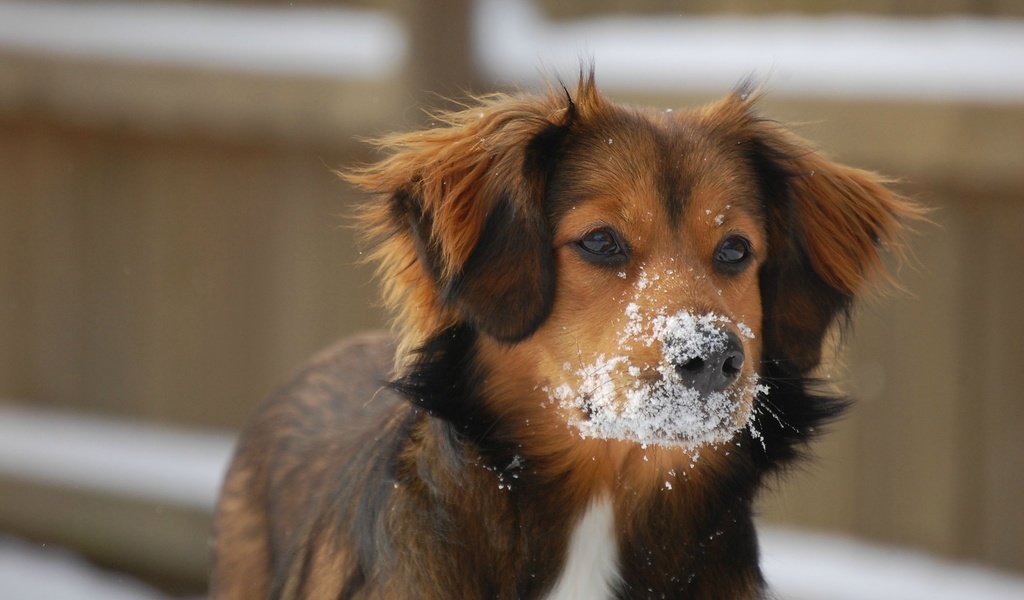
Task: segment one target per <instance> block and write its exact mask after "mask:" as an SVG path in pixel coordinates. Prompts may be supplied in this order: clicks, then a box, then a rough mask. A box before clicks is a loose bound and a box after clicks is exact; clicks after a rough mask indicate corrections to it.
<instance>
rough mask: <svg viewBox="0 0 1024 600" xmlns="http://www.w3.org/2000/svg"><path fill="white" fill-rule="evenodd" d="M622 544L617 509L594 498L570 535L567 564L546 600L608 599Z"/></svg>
mask: <svg viewBox="0 0 1024 600" xmlns="http://www.w3.org/2000/svg"><path fill="white" fill-rule="evenodd" d="M618 560H619V547H618V542H617V541H616V537H615V510H614V509H613V508H612V503H611V502H610V501H609V500H608V499H607V498H603V499H600V500H596V501H594V503H593V504H591V505H590V507H589V508H587V511H586V512H585V513H583V517H582V518H580V520H579V522H578V523H576V527H575V529H573V532H572V538H570V539H569V552H568V556H567V557H566V561H565V568H564V569H563V571H562V574H561V575H560V576H559V578H558V581H557V582H555V587H554V588H552V590H551V592H550V593H548V595H547V598H546V600H605V599H607V598H611V596H612V590H614V588H615V584H616V582H617V581H618V578H619V574H618Z"/></svg>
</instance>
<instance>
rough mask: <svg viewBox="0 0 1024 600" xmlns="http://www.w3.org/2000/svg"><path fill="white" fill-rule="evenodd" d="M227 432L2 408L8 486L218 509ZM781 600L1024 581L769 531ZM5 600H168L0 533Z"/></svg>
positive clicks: (1009, 588) (935, 595)
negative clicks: (28, 484)
mask: <svg viewBox="0 0 1024 600" xmlns="http://www.w3.org/2000/svg"><path fill="white" fill-rule="evenodd" d="M231 446H232V439H231V436H230V435H229V434H228V433H227V432H218V431H193V430H179V429H172V428H167V427H156V426H153V425H147V424H140V423H134V422H128V421H115V420H109V419H98V418H95V417H82V416H78V415H71V414H68V413H59V412H49V411H40V410H33V409H26V408H22V407H18V406H15V405H11V404H3V403H0V478H4V479H20V480H27V481H34V482H36V483H45V484H48V485H52V486H56V487H64V488H79V489H83V488H84V489H88V490H91V491H94V492H101V493H106V494H112V495H115V496H118V497H127V498H132V497H135V498H143V499H159V500H161V501H163V502H166V503H169V504H178V505H181V506H184V507H189V508H202V509H210V508H211V507H212V506H213V503H214V498H215V497H216V493H217V487H218V485H219V482H220V478H221V475H222V473H223V471H224V468H225V466H226V464H227V461H228V457H229V455H230V452H231ZM761 534H762V535H761V537H762V553H763V557H764V568H765V572H766V575H767V578H768V580H769V582H770V583H771V584H772V587H773V588H774V589H775V591H776V594H777V595H778V598H779V600H812V599H815V600H820V599H829V600H889V599H891V600H917V599H921V600H924V599H928V600H945V599H949V600H953V599H954V598H955V599H958V600H959V599H964V598H970V599H972V600H1020V599H1021V598H1024V577H1020V576H1011V575H1009V574H1004V573H999V572H996V571H994V570H991V569H986V568H982V567H978V566H973V565H966V564H960V563H954V562H951V561H947V560H943V559H939V558H936V557H933V556H929V555H927V554H923V553H919V552H913V551H909V550H906V549H901V548H894V547H886V546H881V545H877V544H869V543H865V542H862V541H857V540H853V539H849V538H842V537H837V536H833V535H823V534H820V533H811V532H807V531H799V530H793V529H785V528H777V527H763V528H762V532H761ZM0 598H3V599H7V598H11V599H22V598H25V599H33V598H47V599H49V600H92V599H96V600H99V599H103V600H121V599H125V600H127V599H129V598H137V599H140V600H155V599H158V598H161V595H160V594H158V593H157V592H156V591H154V590H152V589H150V588H148V587H146V586H144V585H142V584H140V583H139V582H137V581H134V580H132V579H131V578H129V577H126V576H124V575H120V574H116V573H109V572H105V571H101V570H98V569H96V568H94V567H92V566H90V565H89V564H88V563H86V562H85V561H83V560H82V559H81V558H79V557H76V556H75V555H73V554H71V553H69V552H67V551H65V550H62V549H59V548H52V547H45V546H38V545H34V544H29V543H27V542H24V541H22V540H17V539H14V538H11V537H4V536H3V535H2V534H0Z"/></svg>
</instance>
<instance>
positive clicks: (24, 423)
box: [0, 0, 1024, 598]
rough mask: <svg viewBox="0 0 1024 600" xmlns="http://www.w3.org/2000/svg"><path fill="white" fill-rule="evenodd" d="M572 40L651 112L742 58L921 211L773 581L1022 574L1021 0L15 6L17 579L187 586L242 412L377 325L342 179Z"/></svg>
mask: <svg viewBox="0 0 1024 600" xmlns="http://www.w3.org/2000/svg"><path fill="white" fill-rule="evenodd" d="M580 57H584V58H587V57H592V58H593V59H594V61H595V63H596V67H597V80H598V83H599V86H600V87H601V88H602V90H603V91H604V92H605V93H606V94H607V95H609V96H611V97H612V98H614V99H616V100H618V101H621V102H627V103H642V104H648V105H653V106H657V107H664V108H683V107H687V106H693V105H697V104H700V103H703V102H705V101H708V100H710V99H712V98H714V97H716V96H720V95H722V94H724V93H727V92H728V91H729V90H730V88H731V87H732V86H733V85H734V84H735V83H736V82H737V81H739V80H740V79H742V78H743V77H745V76H747V75H749V74H752V73H753V74H755V75H756V76H758V77H759V78H761V79H762V80H763V81H765V83H766V89H767V91H768V95H767V97H766V99H765V101H764V102H763V105H762V109H763V112H764V113H765V114H766V115H768V116H770V117H772V118H776V119H779V120H781V121H784V122H787V123H795V124H797V125H796V128H797V131H798V132H799V133H800V134H801V135H803V136H805V137H807V138H809V139H811V140H813V141H815V142H816V143H818V144H819V145H820V146H821V147H823V148H824V149H826V151H827V153H828V154H829V155H830V156H832V157H833V158H836V159H838V160H840V161H843V162H847V163H850V164H854V165H857V166H861V167H865V168H869V169H875V170H878V171H880V172H882V173H885V174H887V175H890V176H893V177H895V178H897V179H898V181H899V183H898V187H899V188H900V189H901V190H902V191H903V192H905V193H907V194H909V195H911V196H912V197H915V198H916V199H918V200H919V201H920V202H922V203H924V204H926V205H928V206H930V207H933V208H934V209H935V212H934V213H933V219H934V220H935V221H936V223H937V224H936V226H927V227H922V228H921V232H920V234H919V235H917V236H916V237H915V238H914V239H913V247H914V249H915V254H916V258H917V264H915V265H912V266H911V267H909V268H904V269H903V271H902V273H901V279H902V281H903V282H904V284H905V288H906V291H905V292H898V293H895V294H890V295H888V296H885V297H882V298H880V299H877V300H874V301H872V302H870V303H867V304H864V305H862V306H861V307H860V309H859V311H858V314H857V318H856V327H855V328H854V331H853V333H852V334H851V335H850V336H849V339H848V340H847V344H846V345H845V347H844V349H843V350H842V351H841V352H840V354H839V356H838V359H837V361H836V364H835V365H834V366H832V367H830V369H829V370H828V372H827V373H826V375H827V376H829V377H830V378H831V379H833V380H834V381H836V382H837V383H838V384H839V385H840V386H842V387H843V388H844V389H846V390H849V391H850V392H851V394H852V395H853V396H854V397H855V398H856V399H857V400H858V402H857V404H856V405H855V406H854V408H853V409H852V411H851V412H850V414H849V416H848V417H847V418H846V419H845V420H843V421H842V422H840V423H838V424H836V425H835V426H834V427H833V428H832V431H831V432H830V434H829V435H827V436H825V437H824V438H822V439H821V441H820V442H819V443H817V444H816V445H815V452H816V455H817V459H816V460H815V461H814V462H812V463H807V464H806V465H804V466H803V467H802V468H800V469H799V470H798V471H796V472H794V473H793V474H791V475H790V476H789V477H787V478H786V479H785V480H784V481H780V482H778V483H777V484H774V485H773V487H772V489H770V490H768V491H767V492H766V493H764V495H763V497H762V499H761V503H760V507H761V513H762V518H761V521H762V524H763V526H764V531H765V534H764V538H765V541H764V544H765V547H764V553H765V556H766V561H767V567H768V570H769V576H770V577H772V578H773V581H774V582H775V583H776V584H777V585H778V587H779V589H780V594H781V597H783V598H918V597H921V598H925V597H927V598H939V597H951V598H952V597H956V598H967V597H970V598H1004V597H1005V598H1011V597H1013V598H1020V597H1024V595H1022V594H1024V583H1022V581H1024V580H1022V577H1024V542H1022V540H1024V435H1021V424H1022V423H1024V398H1022V392H1021V390H1022V389H1024V367H1022V366H1021V365H1022V363H1024V342H1022V341H1021V340H1022V337H1024V311H1021V308H1020V303H1021V302H1022V301H1024V276H1022V274H1021V272H1022V267H1021V265H1024V197H1022V194H1024V3H1022V2H1020V1H1018V0H937V1H933V0H928V1H926V0H907V1H897V0H867V1H865V0H856V1H855V0H817V1H815V0H760V1H755V0H724V1H711V0H689V1H678V0H677V1H673V0H638V1H626V0H601V1H592V2H585V1H583V0H565V1H555V0H507V1H503V0H439V1H436V2H425V1H417V0H358V1H351V2H343V1H337V2H331V1H327V0H322V1H316V0H310V1H298V0H297V1H294V2H285V1H270V0H266V1H260V0H237V1H227V0H219V1H217V2H205V1H201V0H195V1H192V2H167V1H138V0H136V1H127V0H123V1H120V0H110V1H103V2H92V1H78V2H70V1H67V2H57V1H49V0H36V1H32V2H21V1H5V0H0V596H2V597H4V598H92V597H95V598H160V597H166V596H172V597H173V596H196V595H201V594H202V593H203V591H204V590H205V586H206V581H207V575H208V573H207V571H208V566H207V565H208V557H209V525H210V513H211V510H212V507H213V504H214V500H215V494H216V490H217V486H218V484H219V480H220V477H221V473H222V470H223V468H224V464H225V462H226V460H227V457H228V455H229V453H230V449H231V444H232V440H233V435H234V434H235V432H236V431H237V430H238V429H239V428H240V427H241V425H242V424H243V423H244V421H245V419H246V416H247V415H248V414H249V412H250V411H251V410H252V408H253V407H254V405H255V403H256V402H258V401H259V400H260V399H261V398H263V397H265V396H266V395H268V394H269V393H270V392H271V391H272V390H273V389H274V388H275V387H276V386H277V385H280V384H281V383H283V382H284V381H286V379H287V378H288V377H289V375H290V374H291V373H292V372H294V371H295V370H296V369H297V368H298V367H299V366H300V365H301V364H302V362H303V361H304V359H305V358H307V357H308V356H309V355H310V354H312V353H314V352H315V351H316V350H318V349H320V348H322V347H324V346H326V345H327V344H329V343H330V342H331V341H332V340H335V339H336V338H338V337H341V336H344V335H346V334H348V333H351V332H355V331H358V330H363V329H367V328H373V327H380V326H383V325H384V324H385V322H386V321H385V317H384V316H383V315H382V314H381V312H380V310H379V308H378V306H377V296H376V291H377V287H376V284H375V283H374V282H373V281H372V273H371V271H370V270H369V269H368V268H367V267H365V266H361V265H360V264H359V263H358V259H359V254H358V248H357V246H356V244H355V242H354V240H353V234H352V232H351V231H350V230H349V229H348V228H346V221H345V219H344V215H345V214H346V213H348V212H349V211H350V210H351V209H352V207H353V206H355V204H356V203H357V202H359V199H360V196H359V194H358V193H357V192H355V191H354V190H352V189H350V188H348V187H347V186H345V185H344V184H342V183H341V182H340V180H339V179H338V178H337V177H336V176H335V175H334V173H333V169H337V168H341V167H344V166H349V165H353V164H355V163H359V162H364V161H367V160H371V159H373V156H374V155H373V153H372V149H371V148H369V147H368V146H367V145H366V144H365V143H362V142H360V141H359V140H360V138H361V137H365V136H373V135H376V134H381V133H384V132H388V131H393V130H401V129H406V128H409V127H414V126H417V125H422V124H423V123H424V122H426V117H425V116H424V113H423V109H424V108H430V107H433V108H437V107H445V106H447V105H448V104H449V101H447V100H446V98H451V97H455V98H458V97H464V96H465V94H466V93H469V92H486V91H491V90H494V89H524V88H525V89H533V88H537V87H538V86H539V85H540V82H541V80H542V77H543V75H544V74H545V73H546V74H549V75H555V76H561V77H563V78H564V79H566V80H567V81H572V80H573V79H574V78H575V74H576V72H577V69H578V61H579V58H580ZM872 582H873V583H872ZM861 584H870V585H868V587H863V585H861ZM872 585H873V586H874V587H871V586H872ZM48 586H49V587H48ZM815 586H817V587H815ZM828 586H831V587H828ZM901 586H902V587H901ZM844 594H845V595H844ZM942 594H948V596H943V595H942Z"/></svg>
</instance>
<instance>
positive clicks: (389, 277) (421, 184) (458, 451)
mask: <svg viewBox="0 0 1024 600" xmlns="http://www.w3.org/2000/svg"><path fill="white" fill-rule="evenodd" d="M757 95H758V94H757V93H756V90H755V86H753V85H751V84H749V83H744V84H741V85H740V86H739V87H738V88H737V89H736V90H735V91H734V92H733V93H732V94H730V95H729V96H727V97H725V98H724V99H722V100H720V101H718V102H717V103H714V104H711V105H708V106H706V107H703V108H700V109H697V110H687V111H660V110H653V109H643V108H632V107H626V106H621V105H618V104H615V103H613V102H611V101H609V100H608V99H606V98H605V97H604V96H602V95H601V94H600V93H599V92H598V90H597V86H596V84H595V81H594V76H593V69H592V68H591V69H590V70H589V72H587V71H586V70H583V71H581V76H580V80H579V83H578V84H577V85H576V87H575V90H574V91H573V92H570V91H568V89H567V88H565V87H561V88H558V87H553V88H551V89H549V90H548V92H547V93H544V94H539V95H534V96H530V95H519V96H515V95H511V96H510V95H492V96H486V97H483V98H480V99H477V100H475V101H474V103H473V104H472V105H470V106H468V107H465V108H464V109H460V110H458V111H455V112H451V113H447V114H444V115H441V116H440V117H438V121H437V123H435V124H434V126H432V128H429V129H427V130H425V131H419V132H414V133H407V134H399V135H393V136H390V137H386V138H384V139H382V140H380V143H381V145H382V147H383V148H384V150H385V151H386V152H387V156H386V158H383V159H382V160H380V161H379V162H377V163H375V164H371V165H369V166H365V167H363V168H361V169H357V170H354V171H352V172H349V173H347V174H346V177H347V178H348V180H349V181H350V182H352V183H354V184H356V185H358V186H361V187H362V188H364V189H366V190H368V191H369V192H371V193H372V194H373V199H372V201H371V202H369V204H368V205H367V206H366V207H365V209H364V210H363V211H362V212H361V213H360V214H359V216H358V221H359V223H360V226H361V227H362V229H363V231H364V232H365V233H366V234H367V236H368V237H369V238H370V239H372V240H373V248H374V249H373V251H372V257H371V258H372V260H375V261H376V262H377V264H378V266H379V276H380V278H381V280H382V282H383V288H384V289H383V296H384V300H385V304H386V306H387V307H388V308H389V309H390V310H391V311H392V312H393V314H394V315H395V327H394V333H393V334H367V335H363V336H357V337H355V338H353V339H351V340H349V341H347V342H343V343H341V344H340V345H338V346H336V347H335V348H333V349H331V350H329V351H327V352H326V353H324V354H323V355H321V356H320V357H318V358H316V359H315V360H314V361H313V363H312V365H311V366H309V367H308V368H307V369H306V370H305V371H303V372H302V373H301V374H300V375H299V376H298V377H297V378H296V379H295V381H293V383H291V384H290V385H289V386H288V387H285V388H284V389H283V390H282V391H281V392H280V393H278V394H277V395H276V396H275V397H273V398H271V399H270V400H269V401H268V402H267V403H266V404H265V405H263V407H262V408H261V409H260V410H259V412H258V413H257V414H256V415H255V417H254V419H253V421H252V422H251V424H250V425H249V426H248V427H247V429H246V430H245V431H244V433H243V435H242V437H241V439H240V441H239V443H238V447H237V450H236V454H235V456H234V460H233V462H232V464H231V466H230V469H229V472H228V475H227V477H226V480H225V483H224V487H223V490H222V494H221V497H220V501H219V504H218V508H217V514H216V523H215V549H214V554H215V558H214V569H213V579H212V586H213V587H212V590H213V596H214V597H215V598H222V599H224V598H232V599H233V598H240V599H241V598H244V599H252V598H275V599H293V598H330V599H332V600H337V599H346V600H347V599H356V598H360V599H363V598H367V599H369V598H373V599H381V598H402V599H404V598H425V599H445V598H455V599H483V598H487V599H492V598H498V599H517V598H523V599H526V598H540V599H546V600H564V599H569V598H581V599H582V598H586V599H604V598H688V599H689V598H692V599H698V598H699V599H705V598H706V599H711V598H714V599H723V598H730V599H731V598H744V599H745V598H763V597H766V594H767V593H768V592H767V591H766V589H765V582H764V579H763V577H762V574H761V571H760V569H759V566H758V544H757V537H756V532H755V527H754V523H753V521H752V504H753V501H754V499H755V495H756V493H757V491H758V489H759V487H760V486H761V484H762V482H763V481H764V480H765V478H766V477H768V476H770V475H771V474H773V473H777V472H779V471H780V470H781V469H782V468H783V467H784V466H786V465H787V464H790V463H791V462H792V461H793V460H794V459H796V458H798V457H800V456H801V455H802V454H804V449H805V447H806V442H807V440H808V439H810V438H811V437H812V436H813V435H814V433H815V432H816V431H817V429H818V428H819V427H820V426H821V425H822V424H823V423H825V422H827V421H828V420H830V419H832V418H834V417H836V416H837V415H838V414H839V413H840V412H841V410H842V408H843V406H844V404H845V401H844V400H842V399H840V398H837V397H833V396H832V395H830V394H829V393H825V392H823V391H822V390H821V389H820V386H818V385H817V384H816V382H815V379H814V377H813V374H814V371H815V368H816V367H818V366H819V365H820V363H821V362H822V353H823V347H825V346H827V344H826V342H827V339H828V338H829V332H830V331H832V330H834V329H835V327H833V326H834V325H836V324H837V323H844V322H846V321H847V320H848V315H849V310H850V307H851V304H852V302H853V300H854V298H855V297H856V296H858V295H859V294H860V293H861V292H862V291H864V290H865V287H866V285H867V284H868V282H869V281H870V280H872V278H876V279H877V278H878V277H876V276H879V277H880V278H881V279H885V278H891V275H888V273H889V272H890V270H888V269H886V268H885V256H886V255H887V254H888V255H893V256H896V257H897V258H899V257H900V256H901V255H902V254H903V252H904V250H903V249H904V248H905V246H906V245H905V243H903V242H902V240H903V238H904V237H905V233H906V232H907V231H908V223H910V222H911V221H913V220H915V219H918V218H920V217H921V214H922V211H921V209H920V208H919V207H918V205H916V204H915V203H914V202H912V201H910V200H908V199H906V198H904V197H902V196H900V195H898V194H897V193H895V192H894V191H892V190H891V189H889V187H890V186H889V182H888V181H886V180H883V179H881V178H880V177H878V176H876V175H874V174H871V173H869V172H865V171H862V170H858V169H854V168H851V167H847V166H843V165H840V164H836V163H834V162H831V161H829V160H828V159H826V158H824V157H823V156H822V155H821V154H820V153H819V152H817V151H816V150H815V149H813V148H812V147H811V146H810V145H809V144H808V143H807V142H805V141H803V140H802V139H800V138H799V137H797V136H796V135H794V134H793V133H791V132H789V131H788V130H786V129H785V128H784V127H783V126H781V125H779V124H777V123H775V122H773V121H770V120H767V119H764V118H762V117H760V116H758V114H757V112H756V108H755V103H756V97H757Z"/></svg>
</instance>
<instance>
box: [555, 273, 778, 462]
mask: <svg viewBox="0 0 1024 600" xmlns="http://www.w3.org/2000/svg"><path fill="white" fill-rule="evenodd" d="M653 280H656V277H655V278H649V277H648V275H647V274H646V273H645V272H643V271H641V274H640V278H639V279H638V281H637V284H636V288H637V290H639V291H642V290H643V289H645V288H646V287H647V285H648V284H649V282H650V281H653ZM625 317H626V319H625V325H624V327H623V328H622V331H621V335H620V338H619V340H618V341H619V347H620V348H621V349H622V350H623V351H624V354H622V355H614V356H609V355H606V354H599V355H597V356H596V357H595V358H594V359H593V361H591V362H590V363H589V364H582V365H581V366H580V368H578V369H576V370H575V371H573V372H570V373H568V375H569V376H571V377H574V378H575V382H573V383H569V382H562V383H561V384H560V385H558V386H557V387H556V388H555V389H554V391H553V392H551V399H552V400H553V401H554V402H556V403H557V404H559V405H560V406H562V407H563V408H566V409H569V410H570V412H571V413H572V414H574V415H577V416H576V417H574V418H572V420H571V424H572V425H573V426H575V427H576V428H577V429H578V431H579V433H580V435H581V436H583V437H586V438H599V439H616V440H627V441H633V442H637V443H640V444H642V445H647V444H655V445H662V446H676V447H685V448H688V449H691V450H692V449H695V448H697V447H698V446H701V445H704V444H714V443H721V442H725V441H727V440H729V439H730V438H731V437H732V436H733V435H734V434H735V433H736V432H737V431H739V430H741V429H743V428H745V427H747V426H748V423H749V421H750V414H751V412H752V411H749V410H746V411H744V401H745V399H747V398H751V397H753V396H755V395H757V394H761V393H765V392H766V391H767V388H765V386H763V385H759V383H758V379H757V375H756V374H752V375H749V376H746V377H744V378H743V379H742V380H741V381H740V382H738V384H737V385H736V386H733V387H732V388H730V389H728V390H726V391H722V392H714V393H710V394H702V393H701V392H699V391H698V390H695V389H693V388H691V387H689V386H688V385H687V383H686V381H685V380H684V379H683V378H682V377H681V376H680V374H679V373H678V372H677V370H676V368H675V365H678V364H684V363H686V362H687V361H689V360H692V359H696V358H703V357H706V356H708V355H710V354H711V353H714V352H720V351H722V350H724V349H725V348H726V344H727V343H728V337H727V333H726V329H725V328H724V327H723V326H722V325H724V324H729V323H731V322H732V321H731V320H730V319H728V318H727V317H724V316H722V315H716V314H711V313H705V314H693V313H690V312H687V311H680V312H676V313H673V314H665V312H664V311H659V312H655V313H654V314H644V313H643V311H642V310H641V308H640V306H639V305H638V304H637V303H636V302H630V303H628V304H627V305H626V308H625ZM737 327H738V328H739V330H740V333H741V334H742V335H744V336H745V337H747V338H748V339H749V338H752V337H753V332H752V331H750V329H749V328H748V327H746V326H745V325H742V324H738V325H737ZM653 347H657V349H658V350H659V351H660V354H661V357H660V360H659V361H657V362H656V363H655V364H646V363H645V362H640V361H639V360H634V358H633V357H632V356H631V355H629V354H628V353H630V352H633V351H634V350H639V349H642V348H653Z"/></svg>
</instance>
